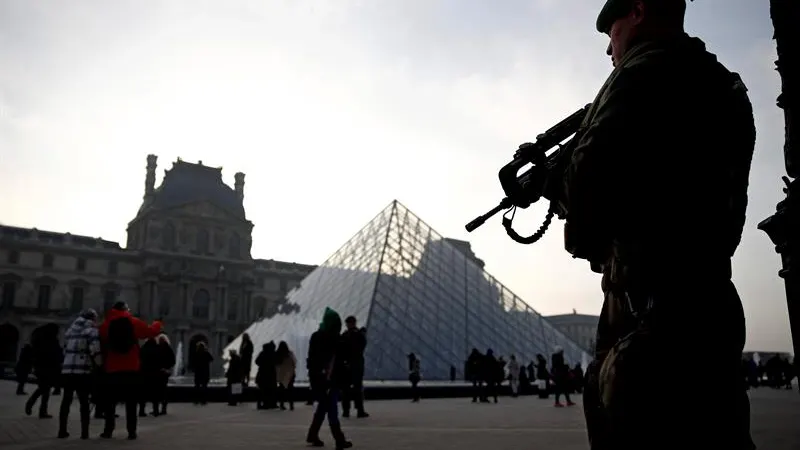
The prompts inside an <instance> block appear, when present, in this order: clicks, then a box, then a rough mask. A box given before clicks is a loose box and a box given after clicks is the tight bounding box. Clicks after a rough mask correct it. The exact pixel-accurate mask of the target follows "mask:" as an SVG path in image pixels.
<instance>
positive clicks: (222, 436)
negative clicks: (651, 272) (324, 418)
mask: <svg viewBox="0 0 800 450" xmlns="http://www.w3.org/2000/svg"><path fill="white" fill-rule="evenodd" d="M13 389H14V385H13V383H10V382H0V448H2V449H4V450H6V449H7V450H33V449H42V450H50V449H78V448H81V449H83V448H92V449H98V450H102V449H110V448H117V447H119V446H122V447H124V448H125V449H130V450H134V449H138V448H142V449H144V448H147V449H148V450H152V448H153V445H158V446H159V447H160V448H173V449H191V450H203V449H215V450H216V449H220V448H223V449H225V450H238V449H240V448H241V449H248V450H251V449H252V448H256V446H257V447H258V448H260V449H264V448H274V449H286V450H291V449H301V448H306V445H305V443H304V438H305V433H306V429H307V426H308V422H309V420H310V418H311V413H312V409H311V408H310V407H308V406H305V405H297V409H296V410H295V411H256V410H255V408H254V405H252V404H243V405H239V406H235V407H232V406H227V405H225V404H219V403H215V404H209V405H206V406H195V405H191V404H185V403H181V404H173V405H170V409H169V414H168V415H167V416H164V417H157V418H154V417H147V418H142V419H140V421H139V439H138V440H136V441H133V442H129V441H126V440H125V437H126V432H125V429H124V427H125V425H124V417H121V418H120V419H119V420H118V422H117V427H118V428H117V431H116V434H115V437H114V439H113V440H109V441H107V440H101V439H98V438H97V435H98V434H99V433H100V431H101V427H102V424H101V423H100V421H93V422H92V431H91V434H92V439H91V440H89V441H81V440H80V439H78V438H77V435H78V434H79V431H78V429H79V424H78V410H77V402H75V404H74V405H73V409H72V412H71V414H70V431H71V434H72V436H71V437H70V438H69V439H66V440H60V439H56V438H55V436H56V432H57V428H58V425H57V419H56V418H53V419H49V420H41V419H38V418H37V417H35V415H34V416H33V417H26V416H25V415H24V413H23V404H24V401H25V397H18V396H15V395H14V392H13ZM751 399H752V430H753V436H754V439H755V440H756V444H757V445H758V447H759V448H760V449H770V450H789V449H798V448H800V427H798V426H797V424H798V423H800V395H798V393H797V391H776V390H772V389H759V390H754V391H752V393H751ZM60 401H61V397H51V404H52V405H51V411H50V412H51V414H57V411H58V406H59V404H60ZM551 402H552V400H540V399H538V398H536V397H523V398H517V399H512V398H501V399H500V403H499V404H497V405H495V404H472V403H471V402H470V399H430V400H425V399H423V400H422V402H420V403H410V402H408V401H401V400H389V401H373V402H369V403H368V410H369V412H370V413H371V414H372V417H369V418H367V419H354V418H353V419H342V423H343V425H342V427H343V429H344V431H345V434H346V435H347V436H348V438H349V439H350V440H351V441H353V443H354V444H355V447H354V448H359V449H381V450H406V449H414V450H419V449H436V450H447V449H459V450H470V449H487V448H488V449H492V450H503V449H515V450H516V449H519V448H537V449H554V450H555V449H558V450H577V449H581V450H583V449H587V448H588V444H587V440H586V431H585V425H584V419H583V413H582V411H581V409H580V406H576V407H573V408H558V409H557V408H553V407H552V403H551ZM687 407H702V399H687ZM119 410H120V411H119V412H122V408H119ZM321 437H322V439H323V440H324V441H328V444H329V445H328V448H332V445H331V444H332V439H331V438H330V434H329V432H328V430H327V428H326V427H323V432H322V434H321ZM162 445H163V447H161V446H162Z"/></svg>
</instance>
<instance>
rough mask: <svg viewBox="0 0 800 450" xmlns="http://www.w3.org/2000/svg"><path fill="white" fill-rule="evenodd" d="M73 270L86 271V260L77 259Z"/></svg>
mask: <svg viewBox="0 0 800 450" xmlns="http://www.w3.org/2000/svg"><path fill="white" fill-rule="evenodd" d="M75 270H77V271H78V272H83V271H85V270H86V258H78V259H77V260H76V261H75Z"/></svg>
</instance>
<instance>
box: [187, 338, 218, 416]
mask: <svg viewBox="0 0 800 450" xmlns="http://www.w3.org/2000/svg"><path fill="white" fill-rule="evenodd" d="M212 361H214V357H213V356H211V353H210V352H209V351H208V347H207V346H206V343H205V342H202V341H201V342H198V343H197V349H196V350H195V353H194V356H193V357H192V371H193V372H194V389H195V401H194V403H195V404H200V405H205V404H206V399H207V395H208V382H209V381H211V362H212Z"/></svg>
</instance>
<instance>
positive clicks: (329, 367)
mask: <svg viewBox="0 0 800 450" xmlns="http://www.w3.org/2000/svg"><path fill="white" fill-rule="evenodd" d="M341 329H342V319H341V317H339V314H338V313H336V311H334V310H332V309H330V308H325V313H324V314H323V316H322V323H321V324H320V326H319V330H317V331H315V332H314V333H313V334H312V335H311V340H310V342H309V345H308V373H309V382H310V384H311V389H312V392H313V393H314V399H315V400H316V402H317V409H316V410H315V411H314V417H313V419H312V420H311V426H310V427H309V428H308V434H307V435H306V442H307V443H309V444H311V445H312V446H313V447H323V446H324V445H325V443H324V442H322V440H320V438H319V430H320V428H322V421H323V420H325V417H326V416H327V418H328V425H329V426H330V428H331V434H332V435H333V438H334V440H335V441H336V449H337V450H340V449H345V448H350V447H352V446H353V444H352V443H351V442H350V441H348V440H347V439H346V438H345V437H344V433H343V432H342V426H341V423H340V422H339V410H338V402H339V389H340V387H341V385H342V384H343V383H342V382H343V381H344V380H342V379H341V376H342V374H341V369H342V367H343V365H342V363H341V361H339V362H338V363H337V353H338V352H340V351H341V350H342V349H341V339H340V336H339V332H340V331H341ZM345 382H346V381H345Z"/></svg>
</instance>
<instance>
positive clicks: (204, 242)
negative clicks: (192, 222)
mask: <svg viewBox="0 0 800 450" xmlns="http://www.w3.org/2000/svg"><path fill="white" fill-rule="evenodd" d="M195 250H197V253H199V254H201V255H205V254H208V231H206V230H204V229H202V228H199V229H198V230H197V242H196V243H195Z"/></svg>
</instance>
